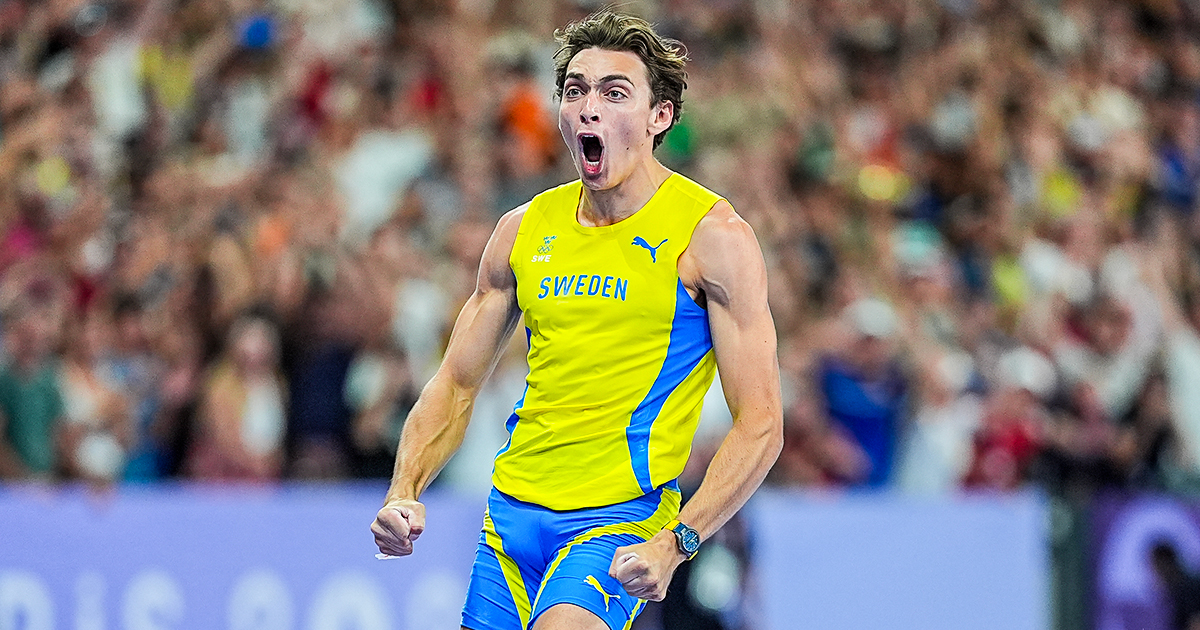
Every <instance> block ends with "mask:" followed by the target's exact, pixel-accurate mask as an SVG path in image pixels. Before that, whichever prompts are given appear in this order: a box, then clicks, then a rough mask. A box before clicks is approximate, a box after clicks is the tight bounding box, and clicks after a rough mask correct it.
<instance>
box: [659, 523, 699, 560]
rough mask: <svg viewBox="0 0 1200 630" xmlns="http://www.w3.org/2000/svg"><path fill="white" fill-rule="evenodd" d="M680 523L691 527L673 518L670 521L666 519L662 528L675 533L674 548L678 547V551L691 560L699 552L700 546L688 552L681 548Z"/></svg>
mask: <svg viewBox="0 0 1200 630" xmlns="http://www.w3.org/2000/svg"><path fill="white" fill-rule="evenodd" d="M680 525H683V527H687V528H688V529H692V528H691V527H688V526H687V525H684V524H683V523H682V522H681V521H680V520H679V519H677V518H673V519H671V520H670V521H668V522H667V524H666V525H664V526H663V529H665V530H668V531H670V532H671V533H672V534H674V535H675V548H676V549H678V550H679V551H681V552H683V554H684V555H686V556H687V559H688V560H691V559H692V558H695V557H696V554H698V553H700V548H699V547H697V548H696V550H695V551H693V552H691V553H688V551H687V549H684V548H683V540H682V536H683V534H682V532H680V531H679V529H678V528H679V526H680ZM693 531H695V530H693Z"/></svg>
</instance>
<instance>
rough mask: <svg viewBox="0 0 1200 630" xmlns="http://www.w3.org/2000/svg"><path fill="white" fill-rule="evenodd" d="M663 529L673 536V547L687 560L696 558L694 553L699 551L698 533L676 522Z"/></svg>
mask: <svg viewBox="0 0 1200 630" xmlns="http://www.w3.org/2000/svg"><path fill="white" fill-rule="evenodd" d="M663 529H669V530H671V532H672V533H674V534H675V546H676V547H679V550H680V551H682V552H683V555H685V556H687V559H688V560H691V559H692V558H695V557H696V553H697V552H699V551H700V532H698V531H696V530H694V529H692V528H691V527H688V526H687V525H684V524H683V523H680V522H679V521H678V520H674V521H671V522H670V523H667V526H666V527H664V528H663Z"/></svg>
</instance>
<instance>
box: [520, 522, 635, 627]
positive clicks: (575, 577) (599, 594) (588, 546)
mask: <svg viewBox="0 0 1200 630" xmlns="http://www.w3.org/2000/svg"><path fill="white" fill-rule="evenodd" d="M644 541H645V538H644V537H642V536H639V535H637V534H631V533H625V534H606V535H602V536H598V537H596V538H591V539H589V540H585V541H583V542H579V543H575V544H571V545H568V546H567V547H565V548H563V549H562V550H560V551H559V553H558V555H557V556H556V557H555V559H554V561H553V562H552V563H551V564H550V566H549V567H548V568H547V570H546V576H545V578H543V580H542V585H541V589H540V591H539V592H538V596H537V599H536V600H535V602H534V607H533V614H532V620H533V621H534V622H535V625H534V628H537V629H538V630H545V629H547V628H558V627H564V628H565V627H571V626H569V625H565V626H560V623H564V622H565V621H564V619H563V618H564V616H566V617H569V618H578V617H580V616H582V618H584V619H590V620H594V621H595V622H597V623H598V624H599V625H594V624H592V625H587V626H580V627H587V628H591V627H593V625H594V627H595V628H597V629H598V630H599V629H605V628H607V629H608V630H624V629H626V628H629V626H630V624H632V622H633V619H634V618H635V617H636V616H637V615H638V613H639V612H641V610H642V607H643V606H645V604H646V602H645V600H641V599H638V598H636V597H634V596H632V595H630V594H629V593H626V592H625V589H624V588H623V587H622V586H621V583H620V582H618V581H617V580H616V579H615V578H612V577H610V576H609V575H608V567H609V566H610V565H611V564H612V560H613V555H614V554H615V553H616V550H617V548H618V547H622V546H625V545H632V544H636V543H639V542H644ZM564 605H569V606H564ZM579 609H582V611H581V610H579ZM583 611H586V614H585V613H584V612H583ZM543 617H544V618H545V622H543V621H542V619H543ZM546 624H549V625H546Z"/></svg>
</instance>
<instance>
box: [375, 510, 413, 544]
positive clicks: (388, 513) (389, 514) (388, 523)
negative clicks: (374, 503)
mask: <svg viewBox="0 0 1200 630" xmlns="http://www.w3.org/2000/svg"><path fill="white" fill-rule="evenodd" d="M377 520H378V521H379V524H380V525H382V526H383V527H384V529H386V530H387V531H388V532H389V533H391V535H392V536H394V537H395V538H396V539H397V540H408V535H409V525H408V520H407V519H405V518H404V517H403V516H402V515H401V513H400V510H398V509H396V508H392V509H390V510H382V511H381V512H380V513H379V516H378V518H377Z"/></svg>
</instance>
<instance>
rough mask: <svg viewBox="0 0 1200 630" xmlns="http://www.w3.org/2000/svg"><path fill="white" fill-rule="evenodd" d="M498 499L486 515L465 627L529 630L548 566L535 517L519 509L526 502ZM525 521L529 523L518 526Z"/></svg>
mask: <svg viewBox="0 0 1200 630" xmlns="http://www.w3.org/2000/svg"><path fill="white" fill-rule="evenodd" d="M498 498H499V497H497V496H493V497H492V498H491V499H489V501H488V511H487V512H486V513H485V514H484V518H483V530H482V531H481V532H480V534H479V544H478V545H477V546H476V549H475V564H474V565H473V566H472V567H471V581H470V583H469V584H468V586H467V601H466V603H465V604H464V605H463V615H462V618H463V622H462V625H463V626H464V627H466V628H473V629H478V630H527V628H528V627H529V623H530V617H531V614H532V611H533V601H534V599H535V598H536V596H537V588H538V585H539V584H540V583H541V581H542V575H543V572H544V569H545V567H544V563H542V562H541V561H540V558H541V557H543V554H542V552H541V550H540V548H538V546H537V542H538V540H537V532H536V526H534V525H533V523H532V522H531V521H533V520H535V519H531V518H529V516H530V515H522V514H520V513H517V512H514V509H520V506H514V505H512V504H510V503H505V502H503V501H498V500H497V499H498ZM523 517H524V518H523ZM522 522H524V524H525V525H526V526H518V523H522Z"/></svg>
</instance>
